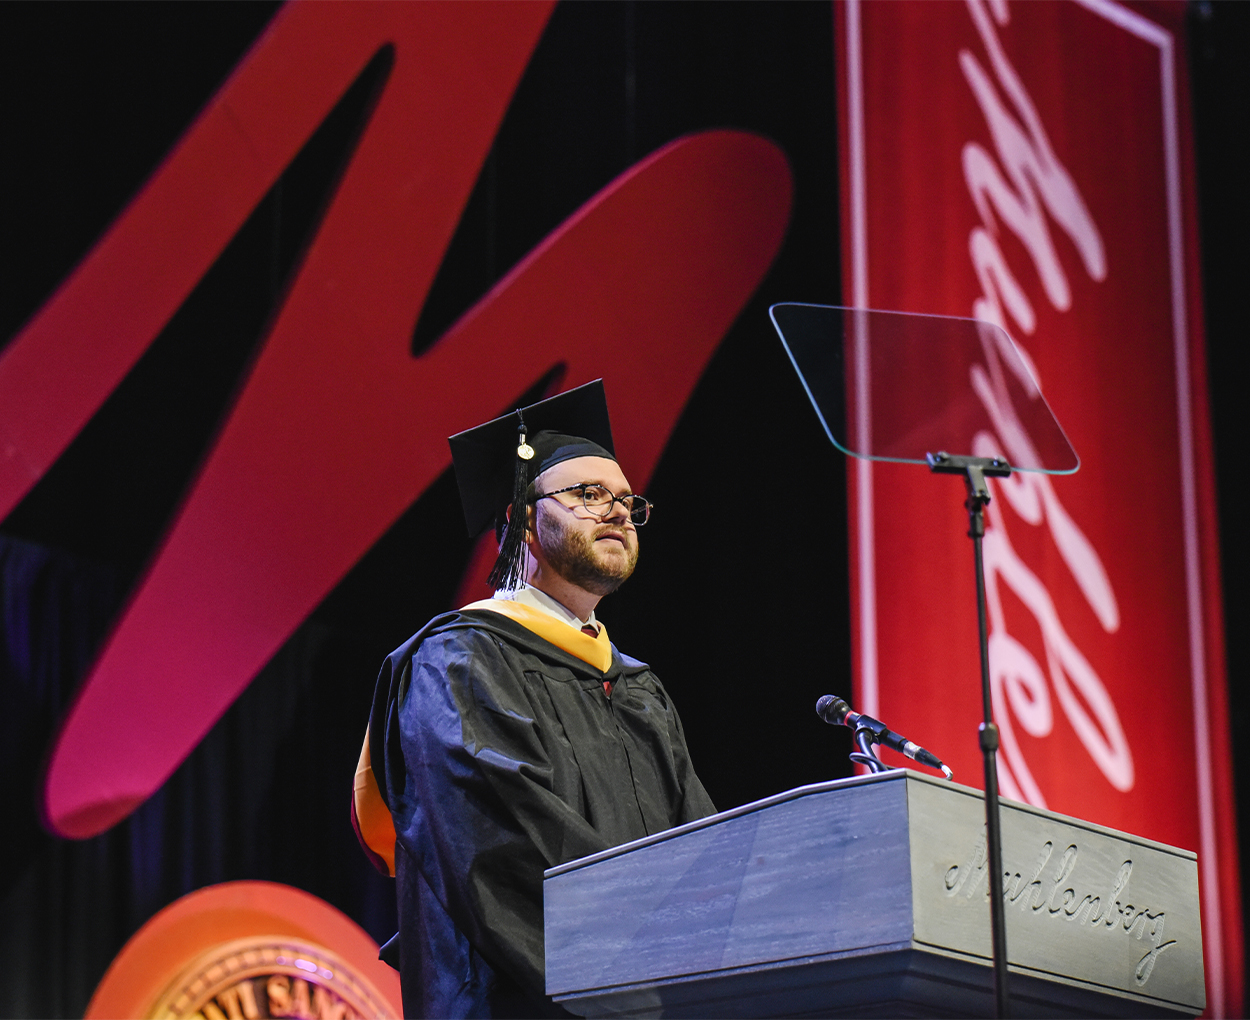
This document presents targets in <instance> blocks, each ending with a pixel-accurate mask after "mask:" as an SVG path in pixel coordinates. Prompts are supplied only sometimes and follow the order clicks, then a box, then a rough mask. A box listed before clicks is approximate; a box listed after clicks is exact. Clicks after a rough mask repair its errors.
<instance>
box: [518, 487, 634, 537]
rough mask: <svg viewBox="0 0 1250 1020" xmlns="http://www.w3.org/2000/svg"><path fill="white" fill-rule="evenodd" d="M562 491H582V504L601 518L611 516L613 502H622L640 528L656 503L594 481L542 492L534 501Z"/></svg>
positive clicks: (631, 518) (630, 517)
mask: <svg viewBox="0 0 1250 1020" xmlns="http://www.w3.org/2000/svg"><path fill="white" fill-rule="evenodd" d="M562 492H581V494H582V505H583V506H584V507H585V508H586V509H587V510H589V511H590V512H591V513H592V514H594V515H595V516H596V517H598V518H600V519H601V520H603V519H606V518H607V517H609V516H611V514H612V506H613V504H615V503H620V504H621V506H623V507H624V508H625V512H626V513H627V514H629V519H630V520H631V521H633V522H634V524H635V525H636V526H637V527H640V528H641V527H642V526H643V525H644V524H646V523H647V520H648V519H649V518H650V517H651V507H652V506H654V505H655V504H653V503H650V502H648V501H647V500H645V499H643V498H642V497H641V496H635V495H633V494H632V493H631V494H629V495H625V496H616V495H613V493H612V490H611V489H608V488H607V487H605V486H603V485H597V484H595V483H594V482H579V483H578V484H577V485H569V486H567V487H566V488H563V489H556V490H555V491H554V492H540V493H538V494H537V495H536V496H535V497H534V501H535V502H537V501H538V500H540V499H546V498H547V497H548V496H558V495H560V494H561V493H562Z"/></svg>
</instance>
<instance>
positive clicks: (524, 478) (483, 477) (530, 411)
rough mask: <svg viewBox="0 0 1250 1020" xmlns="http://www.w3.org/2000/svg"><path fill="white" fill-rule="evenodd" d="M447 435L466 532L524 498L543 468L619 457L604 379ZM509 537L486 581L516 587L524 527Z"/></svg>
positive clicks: (486, 523) (493, 519)
mask: <svg viewBox="0 0 1250 1020" xmlns="http://www.w3.org/2000/svg"><path fill="white" fill-rule="evenodd" d="M522 437H524V446H522V445H521V444H522ZM447 442H448V443H449V444H450V445H451V458H452V462H453V463H454V464H455V468H456V481H457V482H458V483H459V485H460V503H461V505H462V506H463V507H464V522H465V525H466V527H468V529H469V534H470V536H477V535H479V534H481V533H482V532H483V531H485V530H486V529H487V528H488V527H489V526H491V525H492V524H496V523H497V519H498V518H499V516H500V515H501V514H503V513H504V512H505V511H506V510H507V508H508V506H509V505H510V504H512V503H514V502H515V501H517V500H522V501H523V499H524V493H525V490H526V488H527V487H528V486H529V484H530V483H531V482H533V481H534V479H535V478H537V477H538V475H540V474H541V473H542V472H543V471H545V470H547V468H549V467H552V466H553V465H555V464H559V463H560V462H561V461H565V460H571V459H572V458H574V457H608V458H611V459H613V460H615V459H616V455H615V453H614V448H613V445H612V424H611V422H610V421H609V420H608V403H607V399H606V398H605V396H604V392H603V380H602V379H596V380H595V381H594V382H589V383H586V385H584V386H578V387H577V388H576V389H571V390H566V391H565V392H564V393H558V394H556V395H555V396H554V397H549V398H548V399H546V400H540V401H539V402H538V403H536V404H530V405H529V406H528V407H521V408H518V409H517V410H515V411H512V412H510V413H508V414H505V415H503V416H502V417H499V418H495V419H493V420H492V421H488V422H486V423H485V424H484V425H478V426H477V427H476V428H471V429H467V430H466V431H464V432H458V433H457V434H456V435H454V436H451V437H450V438H449V439H448V440H447ZM527 454H528V455H527ZM520 519H521V520H524V515H521V517H520ZM509 538H510V539H511V540H510V541H509V540H508V539H505V542H504V546H503V548H502V549H501V550H500V553H499V560H498V561H497V562H496V564H495V569H494V570H493V571H492V572H491V583H492V584H496V585H498V586H500V587H515V585H516V584H517V583H519V580H520V571H521V561H522V559H523V557H522V556H521V549H522V546H523V540H524V532H523V530H522V529H518V530H516V531H515V532H514V533H513V534H512V535H510V536H509Z"/></svg>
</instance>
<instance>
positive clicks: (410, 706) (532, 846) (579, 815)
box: [370, 609, 715, 1017]
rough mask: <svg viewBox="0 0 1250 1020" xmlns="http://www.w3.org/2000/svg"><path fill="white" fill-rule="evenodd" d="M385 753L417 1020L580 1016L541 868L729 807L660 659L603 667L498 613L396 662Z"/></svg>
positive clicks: (388, 680) (411, 647) (445, 630)
mask: <svg viewBox="0 0 1250 1020" xmlns="http://www.w3.org/2000/svg"><path fill="white" fill-rule="evenodd" d="M605 679H606V680H610V681H613V684H614V686H613V689H612V696H611V697H610V698H609V697H608V696H607V694H606V693H605V691H604V687H603V681H604V680H605ZM370 752H371V755H372V760H373V767H374V770H375V772H378V773H380V775H379V777H378V778H379V782H380V786H381V789H382V793H383V797H384V799H385V800H386V802H387V805H388V806H389V808H390V810H391V815H392V817H393V819H394V823H395V831H396V847H395V869H396V882H397V890H396V891H397V896H398V901H399V924H400V930H399V943H400V971H401V980H402V984H403V995H404V1011H405V1015H406V1016H409V1017H413V1016H421V1017H504V1016H524V1017H538V1016H567V1015H568V1014H567V1013H565V1012H564V1011H563V1010H562V1009H561V1008H560V1007H559V1006H557V1005H556V1004H555V1003H553V1002H552V1001H551V1000H550V999H548V998H547V997H546V995H545V974H544V956H543V918H542V881H543V870H544V869H545V868H550V867H553V866H554V865H557V864H561V863H563V862H565V861H571V860H574V859H576V858H578V857H584V856H586V855H587V854H592V853H597V852H598V851H600V850H605V849H607V848H609V847H613V846H618V845H619V844H621V843H625V842H628V841H630V840H633V839H638V838H641V837H643V836H646V835H649V834H651V833H655V832H661V831H663V830H665V829H669V828H672V827H673V826H675V825H680V824H682V823H683V822H688V821H693V820H694V819H697V818H703V817H706V816H707V815H709V814H712V813H713V812H714V811H715V808H714V807H713V805H712V802H711V800H710V799H709V798H708V795H707V793H706V792H705V791H704V789H703V785H702V784H701V783H700V782H699V779H698V777H697V776H696V775H695V772H694V769H693V767H692V766H691V763H690V757H689V754H688V753H687V750H686V740H685V736H684V734H683V732H682V727H681V721H680V719H679V718H678V716H677V711H676V709H675V707H674V706H673V703H672V701H671V700H670V699H669V696H668V694H667V692H666V691H665V690H664V688H663V686H661V684H660V682H659V680H657V679H656V677H655V675H654V674H653V673H652V672H651V670H650V668H649V667H648V666H647V665H646V664H645V663H642V662H639V661H637V660H636V659H631V658H629V657H627V656H623V655H621V654H620V653H619V652H617V651H616V649H615V648H614V647H613V648H612V663H611V666H610V667H609V669H608V671H607V672H606V673H605V672H600V671H599V670H598V669H596V668H595V667H594V666H591V665H589V664H588V663H586V662H584V661H582V660H581V659H580V658H578V657H576V656H574V655H572V654H570V653H568V652H566V651H563V650H562V649H561V648H558V647H556V645H554V644H552V643H551V642H549V641H547V640H544V639H543V638H541V637H539V636H538V635H537V634H535V633H533V632H531V631H530V630H528V629H527V628H526V627H524V626H522V625H521V624H520V623H518V622H516V621H514V620H512V619H509V618H507V617H505V616H502V615H500V614H499V613H496V612H491V611H489V610H472V609H470V610H464V611H461V612H458V613H449V614H447V615H444V616H440V617H436V618H435V619H434V620H432V621H431V622H430V623H429V624H427V625H426V626H425V627H424V628H423V629H422V630H420V631H419V632H418V633H417V634H415V635H414V636H413V637H412V638H411V639H409V640H408V641H407V642H406V643H405V644H404V645H402V646H401V647H400V648H398V649H396V651H395V652H393V653H392V654H391V655H390V657H389V658H388V659H387V661H386V663H385V665H384V666H383V667H382V672H381V674H380V676H379V678H378V685H377V690H376V693H375V696H374V706H373V713H372V715H371V718H370ZM379 766H381V767H379Z"/></svg>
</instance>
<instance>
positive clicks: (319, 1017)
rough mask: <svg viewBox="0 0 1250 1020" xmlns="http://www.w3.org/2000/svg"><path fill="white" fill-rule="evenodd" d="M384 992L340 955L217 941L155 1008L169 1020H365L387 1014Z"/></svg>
mask: <svg viewBox="0 0 1250 1020" xmlns="http://www.w3.org/2000/svg"><path fill="white" fill-rule="evenodd" d="M389 1010H390V1007H389V1005H388V1004H387V1003H386V1001H385V1000H384V999H383V998H382V996H381V995H380V994H379V993H378V992H377V990H376V989H374V988H373V987H372V985H370V983H369V982H368V981H367V980H365V979H364V978H362V977H361V976H360V975H358V974H356V973H354V972H353V970H352V968H351V967H350V966H348V965H347V964H346V963H345V962H344V961H343V960H341V959H340V958H339V957H338V956H336V955H335V954H334V953H332V952H330V951H329V950H327V949H324V948H322V947H320V946H314V945H310V944H307V943H299V942H294V941H292V940H290V939H284V938H279V937H272V936H260V937H254V938H244V939H236V940H235V941H233V942H227V943H224V944H223V945H220V946H216V947H214V948H213V949H212V950H210V951H208V952H206V953H204V954H202V955H201V956H200V957H199V958H197V959H196V960H194V961H192V963H191V964H190V966H188V967H187V969H186V970H185V971H184V972H183V973H182V974H180V975H179V976H178V977H177V979H176V980H175V981H174V982H173V983H172V984H171V985H170V986H169V988H168V989H166V991H165V992H164V994H162V995H161V997H160V998H159V999H158V1000H157V1001H156V1003H155V1004H154V1005H153V1008H152V1012H151V1014H150V1016H152V1017H159V1018H161V1020H182V1018H184V1017H185V1018H192V1017H193V1018H196V1020H227V1018H228V1020H244V1018H246V1020H261V1018H267V1017H298V1018H301V1020H357V1018H373V1017H385V1016H388V1015H389Z"/></svg>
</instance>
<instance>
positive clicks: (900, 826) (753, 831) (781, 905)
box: [544, 770, 1206, 1017]
mask: <svg viewBox="0 0 1250 1020" xmlns="http://www.w3.org/2000/svg"><path fill="white" fill-rule="evenodd" d="M1002 820H1003V868H1004V871H1005V872H1006V874H1007V879H1006V890H1005V898H1006V901H1007V902H1006V906H1007V944H1008V958H1009V962H1010V972H1011V1001H1012V1015H1013V1016H1015V1017H1029V1016H1081V1017H1093V1016H1116V1017H1147V1016H1173V1017H1176V1016H1185V1017H1190V1016H1196V1015H1197V1014H1199V1013H1201V1012H1202V1010H1203V1008H1204V1007H1205V1004H1206V993H1205V989H1204V985H1203V972H1202V928H1201V921H1200V916H1199V908H1198V868H1197V858H1196V856H1195V855H1194V854H1193V853H1190V852H1188V851H1185V850H1177V849H1175V848H1174V847H1170V846H1165V845H1164V844H1162V843H1155V842H1153V841H1151V840H1147V839H1141V838H1139V837H1136V836H1130V835H1127V834H1125V833H1122V832H1116V831H1114V830H1112V829H1107V828H1104V827H1102V826H1099V825H1093V824H1091V823H1089V822H1082V821H1079V820H1077V819H1074V818H1067V817H1064V816H1061V815H1056V814H1054V813H1052V812H1049V811H1041V810H1038V809H1035V808H1031V807H1028V806H1027V805H1023V804H1017V803H1014V802H1009V801H1004V802H1003V804H1002ZM984 821H985V815H984V804H983V800H982V797H981V794H980V791H978V790H973V789H970V788H969V787H965V786H959V785H957V784H954V783H949V782H946V781H945V780H942V779H934V778H931V777H929V776H924V775H920V774H918V773H915V772H910V771H904V770H897V771H893V772H885V773H881V774H879V775H871V776H862V777H857V778H854V779H845V780H837V781H834V782H829V783H821V784H818V785H814V786H804V787H800V788H799V789H796V790H791V791H790V792H788V793H783V794H779V795H778V796H776V797H770V798H768V799H766V800H762V801H758V802H756V803H754V804H748V805H745V806H743V807H740V808H735V809H734V810H732V811H725V812H722V813H721V814H718V815H714V816H712V817H711V818H705V819H703V820H702V821H699V822H692V823H691V824H689V825H684V826H681V827H680V828H677V829H672V830H670V831H669V832H665V833H661V834H659V835H657V836H652V837H648V838H647V839H642V840H637V841H636V842H633V843H628V844H626V845H625V846H621V847H617V848H615V849H613V850H609V851H606V852H604V853H601V854H596V855H595V856H593V857H586V858H583V859H582V860H579V861H572V862H570V863H569V864H565V865H562V866H561V867H558V868H552V869H551V870H549V871H548V872H547V873H546V882H545V884H544V897H545V916H546V951H547V992H548V994H549V995H551V996H553V997H554V998H555V999H556V1000H557V1001H559V1002H561V1003H562V1004H563V1005H564V1006H565V1007H566V1008H568V1009H569V1010H571V1011H573V1012H575V1013H580V1014H582V1015H584V1016H588V1017H606V1016H664V1017H765V1016H771V1017H780V1016H825V1017H832V1016H857V1017H866V1016H883V1017H884V1016H890V1017H898V1016H961V1017H970V1016H991V1015H992V1014H993V1012H994V991H993V974H992V970H991V966H990V934H989V930H990V919H989V906H988V902H987V896H988V892H987V890H988V881H987V877H988V876H987V874H986V867H985V835H984V831H985V824H984Z"/></svg>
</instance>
